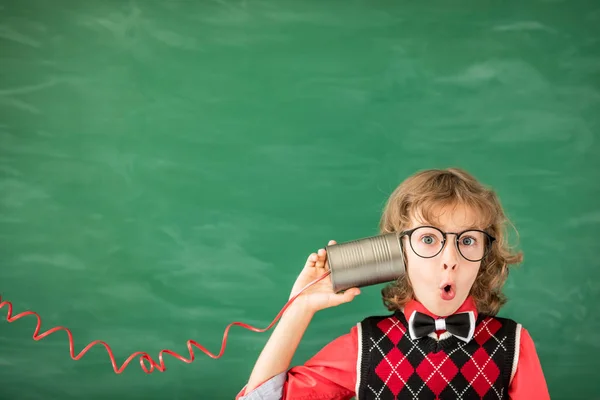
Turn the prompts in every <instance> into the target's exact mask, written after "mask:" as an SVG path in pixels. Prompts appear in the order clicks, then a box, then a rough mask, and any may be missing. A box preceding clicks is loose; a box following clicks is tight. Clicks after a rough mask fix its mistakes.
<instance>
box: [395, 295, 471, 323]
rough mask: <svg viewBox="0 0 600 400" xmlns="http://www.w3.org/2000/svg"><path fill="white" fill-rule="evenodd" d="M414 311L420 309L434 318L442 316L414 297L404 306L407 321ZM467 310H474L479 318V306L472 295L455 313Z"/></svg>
mask: <svg viewBox="0 0 600 400" xmlns="http://www.w3.org/2000/svg"><path fill="white" fill-rule="evenodd" d="M414 311H419V312H421V313H423V314H427V315H429V316H430V317H432V318H434V319H438V318H441V316H439V315H435V314H433V313H432V312H431V311H429V310H428V309H427V308H425V306H424V305H423V304H422V303H421V302H419V301H417V300H415V299H412V300H409V302H408V303H406V305H405V306H404V316H405V318H406V320H407V321H408V319H409V318H410V316H411V315H412V313H413V312H414ZM466 311H473V314H474V315H475V320H477V307H476V306H475V300H473V297H472V296H469V297H467V299H466V300H465V301H464V302H463V303H462V305H461V306H460V307H459V308H458V310H456V311H455V312H454V314H457V313H460V312H466Z"/></svg>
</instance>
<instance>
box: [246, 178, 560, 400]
mask: <svg viewBox="0 0 600 400" xmlns="http://www.w3.org/2000/svg"><path fill="white" fill-rule="evenodd" d="M506 222H507V220H506V217H505V214H504V211H503V209H502V207H501V205H500V202H499V200H498V198H497V197H496V194H495V193H494V192H493V191H492V190H490V189H487V188H485V187H484V186H483V185H482V184H480V183H479V182H478V181H477V180H476V179H475V178H473V177H472V176H471V175H470V174H468V173H467V172H465V171H463V170H460V169H447V170H428V171H422V172H419V173H417V174H415V175H414V176H412V177H410V178H408V179H407V180H406V181H404V182H403V183H402V184H401V185H400V186H399V187H398V188H397V189H396V190H395V191H394V192H393V193H392V195H391V196H390V198H389V199H388V202H387V204H386V207H385V209H384V212H383V215H382V217H381V221H380V231H381V233H382V234H383V233H389V232H398V233H399V234H400V237H401V243H402V247H403V250H404V254H405V258H406V264H407V273H406V275H405V276H402V277H400V278H399V279H398V280H397V281H395V282H393V283H390V284H389V285H388V286H386V287H385V288H384V289H383V290H382V295H383V302H384V305H385V306H386V307H387V309H388V310H389V311H392V312H393V313H392V314H391V315H385V316H373V317H368V318H366V319H364V320H363V321H361V322H360V323H358V324H357V325H356V326H354V327H352V328H351V329H350V332H349V333H348V334H346V335H343V336H341V337H339V338H337V339H335V340H334V341H332V342H331V343H329V344H328V345H326V346H325V347H324V348H323V349H322V350H321V351H319V352H318V353H317V354H316V355H315V356H313V357H312V358H311V359H310V360H308V361H307V362H306V363H305V364H304V365H301V366H295V367H292V368H290V369H288V368H289V365H290V362H291V360H292V357H293V355H294V352H295V351H296V349H297V347H298V344H299V342H300V339H301V337H302V335H303V334H304V332H305V330H306V328H307V326H308V324H309V322H310V320H311V318H312V316H313V315H314V314H315V313H316V312H317V311H319V310H322V309H324V308H328V307H334V306H337V305H339V304H342V303H347V302H349V301H352V300H353V299H354V297H355V296H356V295H358V294H360V290H359V289H358V288H351V289H348V290H346V291H345V292H344V293H343V294H341V293H340V294H335V293H333V291H332V287H331V280H330V279H329V277H327V278H325V279H323V280H322V281H321V282H319V283H318V284H316V285H314V286H312V287H311V288H309V289H308V290H307V291H306V292H304V293H303V294H302V295H301V296H299V297H298V298H297V299H296V301H294V302H293V303H292V305H290V307H289V308H288V309H287V310H286V312H285V313H284V314H283V315H282V318H281V320H280V321H279V323H278V325H277V327H276V328H275V330H274V331H273V333H272V335H271V337H270V339H269V341H268V342H267V344H266V345H265V348H264V349H263V351H262V353H261V355H260V357H259V358H258V360H257V362H256V365H255V366H254V369H253V371H252V374H251V376H250V380H249V381H248V384H247V385H246V386H245V387H244V388H243V389H242V391H241V392H240V393H239V394H238V395H237V396H236V399H239V400H251V399H262V400H267V399H351V398H353V397H356V398H357V399H360V400H363V399H506V398H510V399H516V400H522V399H523V400H525V399H528V400H529V399H535V400H545V399H549V398H550V397H549V394H548V389H547V386H546V381H545V378H544V375H543V372H542V368H541V365H540V362H539V359H538V356H537V353H536V350H535V346H534V343H533V341H532V339H531V337H530V335H529V333H528V332H527V331H526V330H525V329H524V328H523V327H522V326H521V325H520V324H517V323H516V322H514V321H512V320H510V319H505V318H498V317H495V315H496V314H497V313H498V311H499V310H500V308H501V307H502V305H503V304H504V303H505V301H506V299H505V297H504V295H503V294H502V286H503V285H504V282H505V280H506V278H507V276H508V267H509V265H511V264H517V263H519V262H521V260H522V257H521V254H520V253H512V252H511V251H510V250H509V248H508V245H507V239H506V236H505V233H504V224H505V223H506ZM333 243H335V242H333V241H331V242H330V244H333ZM327 268H328V266H327V264H326V253H325V251H324V250H323V249H320V250H319V251H318V252H317V253H313V254H311V255H310V256H309V257H308V260H307V262H306V265H305V266H304V269H303V270H302V272H301V273H300V275H299V276H298V278H297V280H296V283H295V284H294V286H293V288H292V293H291V296H294V295H295V294H296V293H298V291H299V290H300V289H302V288H303V287H304V286H305V285H306V284H308V283H310V282H312V281H313V280H314V279H316V278H318V277H320V276H321V275H322V274H323V273H324V272H325V271H326V270H327ZM291 296H290V297H291Z"/></svg>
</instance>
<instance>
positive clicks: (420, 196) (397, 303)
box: [379, 168, 523, 315]
mask: <svg viewBox="0 0 600 400" xmlns="http://www.w3.org/2000/svg"><path fill="white" fill-rule="evenodd" d="M459 205H462V206H467V207H469V208H472V209H474V210H475V211H477V214H478V215H479V216H480V218H481V219H480V220H479V221H477V222H478V225H479V226H481V227H482V228H483V229H484V230H485V231H486V232H488V233H489V234H490V235H492V236H493V237H495V238H496V241H495V242H494V243H493V245H492V248H491V250H490V252H489V253H488V254H487V255H486V257H485V258H484V259H483V260H482V261H481V267H480V268H479V273H478V275H477V278H476V279H475V283H474V284H473V287H472V288H471V293H470V294H471V295H472V296H473V299H474V300H475V304H476V306H477V310H478V311H479V312H480V313H481V314H485V315H496V314H497V313H498V311H499V310H500V308H501V307H502V306H503V305H504V304H505V303H506V297H505V295H504V294H503V293H502V287H503V286H504V283H505V281H506V278H507V277H508V268H509V265H512V264H518V263H520V262H522V260H523V254H522V253H521V252H514V251H513V250H512V249H511V248H510V247H509V244H508V240H507V237H506V233H505V226H506V224H510V225H511V226H512V224H511V223H510V221H509V220H508V218H507V217H506V215H505V213H504V210H503V209H502V206H501V204H500V200H499V199H498V197H497V195H496V193H495V192H494V191H493V190H492V189H490V188H488V187H486V186H484V185H483V184H481V183H480V182H479V181H478V180H477V179H476V178H475V177H473V176H472V175H471V174H469V173H468V172H466V171H465V170H462V169H460V168H448V169H429V170H425V171H419V172H417V173H416V174H414V175H413V176H411V177H409V178H408V179H406V180H405V181H404V182H402V183H401V184H400V185H399V186H398V187H397V188H396V189H395V190H394V192H393V193H392V194H391V195H390V197H389V198H388V200H387V202H386V205H385V207H384V210H383V213H382V216H381V220H380V223H379V230H380V233H381V234H385V233H391V232H401V231H403V230H405V229H407V228H408V227H409V225H410V221H411V218H412V217H413V216H415V215H417V214H418V215H419V216H420V217H422V218H423V219H424V220H425V221H432V220H433V218H434V215H433V211H434V210H435V209H437V208H439V207H445V206H459ZM513 229H514V226H513ZM515 232H516V229H515ZM517 234H518V232H517ZM381 295H382V298H383V303H384V305H385V306H386V307H387V309H388V310H390V311H393V310H400V309H401V308H402V307H403V306H404V305H405V304H406V303H407V302H408V301H409V300H411V299H412V298H413V296H414V293H413V290H412V287H411V284H410V281H409V279H408V274H404V275H403V276H401V277H400V278H399V279H398V280H396V281H394V282H392V283H390V284H388V285H387V286H386V287H384V288H383V289H382V291H381Z"/></svg>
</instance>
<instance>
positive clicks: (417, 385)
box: [356, 311, 518, 400]
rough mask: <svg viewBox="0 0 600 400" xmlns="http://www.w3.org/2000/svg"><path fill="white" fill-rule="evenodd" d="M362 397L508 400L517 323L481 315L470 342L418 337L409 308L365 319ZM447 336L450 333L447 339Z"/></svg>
mask: <svg viewBox="0 0 600 400" xmlns="http://www.w3.org/2000/svg"><path fill="white" fill-rule="evenodd" d="M358 327H359V346H360V348H359V359H358V364H357V367H358V368H359V370H358V372H359V373H358V376H357V379H358V382H357V385H356V387H357V389H356V395H357V397H356V398H357V400H367V399H380V400H386V399H394V400H396V399H397V400H401V399H419V400H426V399H432V400H437V399H439V400H445V399H464V400H467V399H484V400H487V399H496V400H497V399H508V387H509V383H510V379H511V376H512V375H511V374H512V371H513V360H514V358H515V339H516V335H517V328H518V326H517V324H516V323H515V322H514V321H513V320H510V319H505V318H498V317H488V316H483V315H480V316H478V318H477V322H476V327H475V332H474V334H473V338H472V339H471V341H469V342H468V343H465V342H464V341H462V340H460V339H458V338H456V337H454V336H452V335H450V334H449V333H445V334H444V335H443V336H442V338H440V340H436V339H434V338H432V337H431V336H426V337H423V338H420V339H416V340H412V339H411V338H410V334H409V332H408V324H407V322H406V318H405V317H404V313H403V312H400V311H398V312H395V313H394V314H393V315H388V316H374V317H369V318H366V319H364V320H363V321H362V322H361V323H359V326H358ZM444 336H445V338H444Z"/></svg>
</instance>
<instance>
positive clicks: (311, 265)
mask: <svg viewBox="0 0 600 400" xmlns="http://www.w3.org/2000/svg"><path fill="white" fill-rule="evenodd" d="M335 243H336V242H335V241H334V240H330V241H329V245H332V244H335ZM328 270H329V265H328V264H327V252H326V251H325V249H320V250H319V251H318V252H317V253H312V254H311V255H310V256H308V259H307V260H306V264H305V265H304V268H303V269H302V272H300V275H299V276H298V278H297V279H296V282H295V283H294V286H293V288H292V292H291V294H290V298H292V297H294V296H295V295H296V294H297V293H298V292H300V290H302V288H304V287H305V286H306V285H308V284H309V283H311V282H312V281H314V280H315V279H317V278H319V277H321V276H322V275H323V274H324V273H325V272H327V271H328ZM359 294H360V289H358V288H350V289H348V290H346V291H345V292H344V293H339V294H336V293H334V292H333V286H332V284H331V276H327V277H325V278H324V279H323V280H321V281H319V282H317V283H315V284H314V285H312V286H311V287H309V288H308V289H306V290H305V291H304V292H303V293H302V294H301V295H300V296H298V298H297V299H296V300H294V304H299V305H300V306H301V307H303V308H304V309H306V310H307V311H309V312H313V313H316V312H317V311H319V310H322V309H325V308H329V307H335V306H338V305H340V304H342V303H348V302H350V301H352V300H353V299H354V297H355V296H357V295H359Z"/></svg>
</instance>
